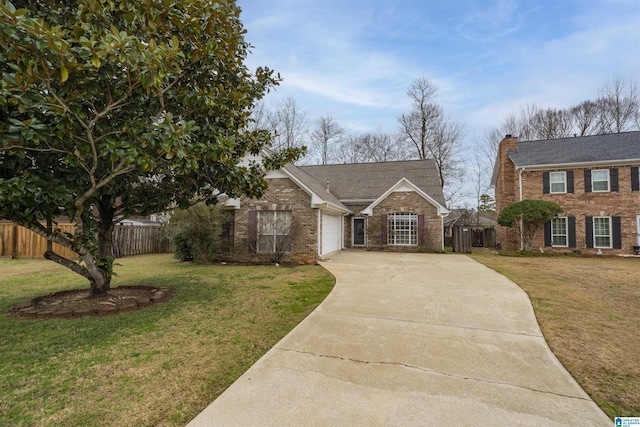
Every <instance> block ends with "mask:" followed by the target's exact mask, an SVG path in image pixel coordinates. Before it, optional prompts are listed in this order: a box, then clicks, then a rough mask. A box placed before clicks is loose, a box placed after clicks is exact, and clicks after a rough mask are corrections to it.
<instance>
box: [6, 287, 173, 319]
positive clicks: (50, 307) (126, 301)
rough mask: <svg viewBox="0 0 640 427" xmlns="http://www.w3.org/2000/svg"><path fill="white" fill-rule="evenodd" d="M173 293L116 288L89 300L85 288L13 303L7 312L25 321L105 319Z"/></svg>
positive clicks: (151, 303) (170, 295)
mask: <svg viewBox="0 0 640 427" xmlns="http://www.w3.org/2000/svg"><path fill="white" fill-rule="evenodd" d="M174 293H175V292H174V290H173V289H171V288H162V287H155V286H120V287H115V288H111V290H109V292H108V293H107V295H105V296H102V297H94V298H92V297H91V294H90V292H89V289H78V290H72V291H62V292H55V293H52V294H48V295H43V296H39V297H36V298H33V299H30V300H26V301H22V302H20V303H18V304H16V305H15V306H14V307H13V308H12V309H10V310H9V313H10V314H11V315H13V316H16V317H22V318H26V319H52V318H57V319H71V318H77V317H85V316H107V315H112V314H118V313H126V312H129V311H134V310H139V309H141V308H145V307H150V306H152V305H154V304H159V303H162V302H166V301H169V300H170V299H171V298H172V297H173V295H174Z"/></svg>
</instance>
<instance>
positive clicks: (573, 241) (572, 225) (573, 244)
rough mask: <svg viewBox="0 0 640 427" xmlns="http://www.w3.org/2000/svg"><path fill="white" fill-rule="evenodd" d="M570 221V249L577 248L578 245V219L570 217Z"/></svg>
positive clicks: (568, 219)
mask: <svg viewBox="0 0 640 427" xmlns="http://www.w3.org/2000/svg"><path fill="white" fill-rule="evenodd" d="M567 221H568V230H567V232H568V233H569V247H570V248H575V247H576V246H577V245H576V217H575V216H570V217H568V218H567Z"/></svg>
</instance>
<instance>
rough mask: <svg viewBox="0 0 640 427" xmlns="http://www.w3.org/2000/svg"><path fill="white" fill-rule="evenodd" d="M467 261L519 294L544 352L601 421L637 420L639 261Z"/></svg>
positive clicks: (479, 254)
mask: <svg viewBox="0 0 640 427" xmlns="http://www.w3.org/2000/svg"><path fill="white" fill-rule="evenodd" d="M471 257H472V258H474V259H475V260H477V261H479V262H481V263H483V264H485V265H487V266H488V267H490V268H493V269H494V270H496V271H498V272H500V273H502V274H504V275H505V276H507V277H508V278H509V279H511V280H513V281H514V282H515V283H517V284H518V285H519V286H520V287H521V288H522V289H524V291H525V292H527V294H528V295H529V298H530V299H531V301H532V303H533V308H534V310H535V313H536V317H537V319H538V323H539V324H540V328H541V329H542V333H543V334H544V336H545V338H546V340H547V342H548V343H549V347H551V350H553V352H554V354H555V355H556V357H557V358H558V359H559V360H560V362H562V364H563V365H564V366H565V367H566V368H567V370H568V371H569V372H570V373H571V375H573V377H574V378H575V379H576V380H577V381H578V383H580V385H581V386H582V388H584V390H585V391H586V392H587V393H588V394H589V395H590V396H591V398H592V399H593V400H594V401H595V402H596V403H597V404H598V405H600V407H601V408H602V409H603V410H604V411H605V412H606V413H607V415H609V416H610V417H612V418H613V417H615V416H639V415H640V351H638V344H639V343H640V259H628V258H618V257H611V258H602V257H598V258H596V257H573V256H556V257H532V258H530V257H506V256H498V255H495V254H493V253H492V252H489V251H474V253H473V254H472V255H471Z"/></svg>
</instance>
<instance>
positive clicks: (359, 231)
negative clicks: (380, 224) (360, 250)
mask: <svg viewBox="0 0 640 427" xmlns="http://www.w3.org/2000/svg"><path fill="white" fill-rule="evenodd" d="M365 235H366V233H365V231H364V218H353V240H352V242H353V246H364V245H365Z"/></svg>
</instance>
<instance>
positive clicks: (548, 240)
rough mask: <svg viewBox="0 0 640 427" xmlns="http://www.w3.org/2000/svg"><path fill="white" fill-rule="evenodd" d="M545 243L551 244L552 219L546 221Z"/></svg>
mask: <svg viewBox="0 0 640 427" xmlns="http://www.w3.org/2000/svg"><path fill="white" fill-rule="evenodd" d="M544 245H545V246H551V221H547V222H545V223H544Z"/></svg>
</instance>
